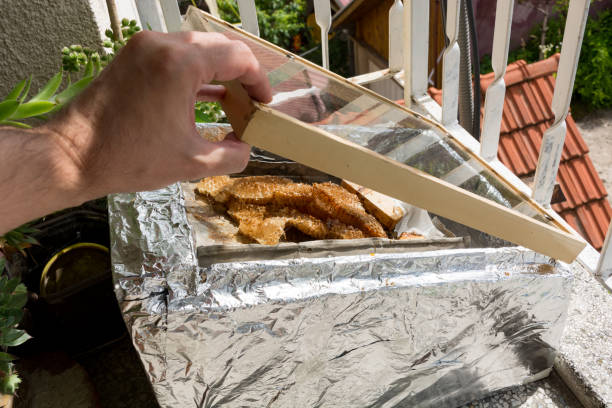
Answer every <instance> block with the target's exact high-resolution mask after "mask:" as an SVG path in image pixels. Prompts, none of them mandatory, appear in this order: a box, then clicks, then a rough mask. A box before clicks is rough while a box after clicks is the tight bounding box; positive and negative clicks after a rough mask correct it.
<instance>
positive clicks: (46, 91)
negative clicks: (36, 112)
mask: <svg viewBox="0 0 612 408" xmlns="http://www.w3.org/2000/svg"><path fill="white" fill-rule="evenodd" d="M63 76H64V71H63V70H60V72H58V73H57V74H55V76H53V78H51V79H50V80H49V82H47V83H46V84H45V86H43V88H42V89H41V90H40V92H39V93H37V94H36V95H34V97H32V99H30V101H48V100H49V99H51V97H52V96H53V94H55V92H57V90H58V88H59V87H60V85H61V84H62V78H63Z"/></svg>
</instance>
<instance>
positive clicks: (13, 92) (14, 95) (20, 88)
mask: <svg viewBox="0 0 612 408" xmlns="http://www.w3.org/2000/svg"><path fill="white" fill-rule="evenodd" d="M27 80H28V79H27V78H26V79H24V80H22V81H20V82H19V83H18V84H17V85H15V87H14V88H13V89H12V90H11V92H9V94H8V95H7V96H6V98H5V99H7V100H8V99H18V98H19V95H21V91H23V88H24V87H25V85H26V82H27Z"/></svg>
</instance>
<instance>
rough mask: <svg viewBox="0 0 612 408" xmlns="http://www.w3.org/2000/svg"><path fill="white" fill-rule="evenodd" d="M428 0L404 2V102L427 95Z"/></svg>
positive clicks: (409, 102)
mask: <svg viewBox="0 0 612 408" xmlns="http://www.w3.org/2000/svg"><path fill="white" fill-rule="evenodd" d="M428 51H429V1H423V0H405V3H404V103H405V104H406V106H408V107H410V106H411V104H412V100H413V99H415V100H417V99H419V98H421V97H423V96H426V95H427V83H428V75H427V69H428V67H427V64H428V61H429V56H428V54H427V53H428Z"/></svg>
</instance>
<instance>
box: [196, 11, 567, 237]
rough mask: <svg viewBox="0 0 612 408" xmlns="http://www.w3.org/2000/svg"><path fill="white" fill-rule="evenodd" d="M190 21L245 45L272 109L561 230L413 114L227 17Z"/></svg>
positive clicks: (449, 138)
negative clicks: (264, 79) (268, 90)
mask: <svg viewBox="0 0 612 408" xmlns="http://www.w3.org/2000/svg"><path fill="white" fill-rule="evenodd" d="M188 19H190V21H188V23H189V24H191V25H192V28H193V29H199V30H204V31H209V32H218V33H222V34H223V35H225V36H227V37H228V38H230V39H233V40H240V41H242V42H244V43H246V44H247V45H248V46H249V47H250V48H251V50H252V51H253V53H254V54H255V56H256V57H257V59H258V61H259V63H260V64H261V66H262V67H263V69H264V70H265V72H266V73H267V75H268V78H269V80H270V83H271V85H272V89H273V100H272V102H271V103H269V104H268V106H270V107H271V108H273V109H275V110H278V111H280V112H283V113H285V114H287V115H289V116H291V117H293V118H296V119H298V120H300V121H302V122H304V123H308V124H311V125H314V126H317V127H320V128H322V129H324V130H326V131H327V132H329V133H332V134H334V135H336V136H338V137H341V138H344V139H346V140H350V141H351V142H353V143H355V144H358V145H360V146H363V147H366V148H368V149H370V150H372V151H375V152H377V153H379V154H381V155H384V156H387V157H389V158H391V159H393V160H395V161H398V162H400V163H404V164H406V165H408V166H411V167H413V168H415V169H418V170H421V171H423V172H425V173H427V174H430V175H432V176H434V177H436V178H438V179H440V180H444V181H445V182H447V183H450V184H452V185H454V186H457V187H460V188H462V189H464V190H467V191H469V192H472V193H474V194H476V195H478V196H480V197H483V198H485V199H488V200H491V201H494V202H496V203H498V204H500V205H502V206H504V207H507V208H512V209H514V210H516V211H518V212H520V213H522V214H524V215H526V216H528V217H531V218H533V219H535V220H537V221H540V222H543V223H546V224H547V225H549V226H553V227H556V228H559V229H560V230H562V231H566V229H565V228H563V227H562V226H561V225H559V224H558V223H557V222H556V221H554V220H553V219H552V218H551V217H550V216H548V215H547V214H546V213H545V212H544V211H542V210H541V209H540V208H538V207H537V206H535V205H534V204H532V202H531V201H530V200H529V198H528V197H525V196H524V195H523V194H522V193H520V192H519V191H518V190H517V189H515V188H514V187H513V186H512V185H511V184H510V183H508V182H507V181H505V180H504V179H503V178H501V177H500V176H498V175H497V174H495V173H494V172H493V171H492V170H491V169H490V167H489V166H488V165H487V164H486V163H485V162H484V161H483V160H482V159H481V158H479V157H477V156H476V155H474V154H473V153H471V152H470V151H469V150H467V149H466V148H464V147H463V146H462V145H461V144H460V143H458V142H457V141H456V140H455V139H454V138H453V137H452V136H450V135H449V134H448V133H446V132H445V131H444V130H443V129H442V128H440V127H439V126H437V125H435V124H434V123H432V122H430V121H428V120H426V119H424V118H422V117H421V116H420V115H419V114H417V113H414V112H412V111H409V110H407V109H405V108H403V107H401V106H399V105H397V104H395V103H393V102H391V101H389V100H387V99H385V98H383V97H380V96H378V95H376V94H374V93H372V92H369V91H367V90H365V89H363V88H361V87H358V86H355V85H354V84H352V83H350V82H349V81H347V80H346V79H344V78H342V77H340V76H337V75H335V74H332V73H330V72H328V71H325V70H323V69H321V68H319V67H317V66H315V65H314V64H311V63H310V62H308V61H305V60H303V59H301V58H299V57H295V56H294V55H292V54H290V53H288V52H286V51H285V50H283V49H281V48H278V47H275V46H273V45H271V44H269V43H266V42H265V41H263V40H259V39H257V38H256V37H252V36H249V35H248V34H245V33H243V32H242V31H240V30H238V29H236V28H234V27H233V26H232V25H231V24H229V23H226V22H223V21H220V20H216V19H215V18H213V17H210V16H208V15H205V14H202V15H199V14H198V15H197V16H193V15H189V16H188ZM196 19H197V21H195V20H196Z"/></svg>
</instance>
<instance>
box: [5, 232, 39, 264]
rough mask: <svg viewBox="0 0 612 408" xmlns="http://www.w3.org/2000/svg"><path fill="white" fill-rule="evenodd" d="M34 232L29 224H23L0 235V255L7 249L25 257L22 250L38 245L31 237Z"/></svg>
mask: <svg viewBox="0 0 612 408" xmlns="http://www.w3.org/2000/svg"><path fill="white" fill-rule="evenodd" d="M36 232H37V230H36V228H32V227H31V226H30V224H24V225H22V226H21V227H17V228H15V229H14V230H12V231H9V232H7V233H6V234H4V235H0V253H2V252H4V251H6V250H7V249H15V250H17V251H20V252H22V254H23V255H25V253H23V250H24V249H26V248H28V247H29V246H31V245H39V243H38V241H37V240H36V238H34V237H33V236H32V234H34V233H36ZM0 271H1V268H0Z"/></svg>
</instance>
